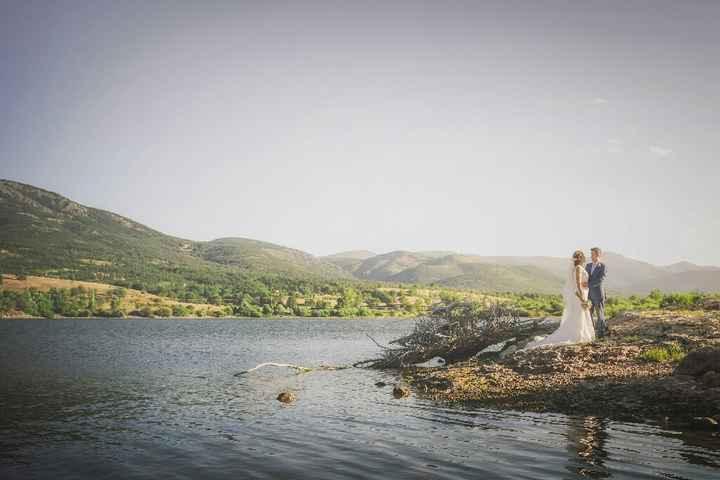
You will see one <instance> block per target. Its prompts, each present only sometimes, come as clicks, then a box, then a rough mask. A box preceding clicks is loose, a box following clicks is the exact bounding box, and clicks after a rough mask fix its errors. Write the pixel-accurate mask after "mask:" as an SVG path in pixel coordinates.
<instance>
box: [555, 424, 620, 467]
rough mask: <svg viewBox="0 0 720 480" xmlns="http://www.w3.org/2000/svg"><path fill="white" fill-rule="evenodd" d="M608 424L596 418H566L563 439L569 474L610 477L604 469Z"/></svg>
mask: <svg viewBox="0 0 720 480" xmlns="http://www.w3.org/2000/svg"><path fill="white" fill-rule="evenodd" d="M608 423H609V422H608V420H607V419H604V418H598V417H569V418H568V424H567V431H566V434H565V437H566V439H567V451H568V453H569V455H568V465H567V470H568V471H569V472H571V473H573V474H577V475H582V476H588V477H591V478H605V477H609V476H610V473H609V471H608V469H607V468H606V467H605V461H606V460H607V459H608V453H607V450H606V446H605V445H606V442H607V439H608V432H607V428H608Z"/></svg>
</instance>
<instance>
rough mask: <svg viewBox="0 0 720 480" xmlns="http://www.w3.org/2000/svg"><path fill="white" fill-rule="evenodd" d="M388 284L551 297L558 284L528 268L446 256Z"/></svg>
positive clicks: (543, 272)
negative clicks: (427, 284)
mask: <svg viewBox="0 0 720 480" xmlns="http://www.w3.org/2000/svg"><path fill="white" fill-rule="evenodd" d="M389 280H391V281H395V282H409V283H437V284H439V285H443V286H447V287H455V288H471V289H477V290H495V291H522V292H541V293H553V292H557V291H559V290H560V288H561V287H562V281H561V280H560V278H559V277H557V276H556V275H554V274H552V273H550V272H548V271H546V270H543V269H540V268H538V267H536V266H532V265H501V264H499V263H496V264H491V263H486V262H484V260H483V258H482V257H473V256H469V255H447V256H445V257H440V258H434V259H431V260H429V261H426V262H424V263H422V264H420V265H417V266H415V267H412V268H409V269H406V270H403V271H402V272H400V273H397V274H395V275H393V276H392V277H390V279H389Z"/></svg>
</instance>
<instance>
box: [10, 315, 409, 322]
mask: <svg viewBox="0 0 720 480" xmlns="http://www.w3.org/2000/svg"><path fill="white" fill-rule="evenodd" d="M417 318H420V317H418V316H407V317H406V316H396V315H389V316H371V317H359V316H358V317H334V316H333V317H291V316H287V317H285V316H267V317H239V316H235V315H232V316H224V317H214V316H210V317H195V316H189V315H188V316H185V317H173V316H170V317H140V316H133V315H127V316H125V317H97V316H93V317H64V316H62V315H56V316H55V317H53V318H47V317H38V316H32V315H13V316H8V315H0V321H2V320H388V319H394V320H415V319H417Z"/></svg>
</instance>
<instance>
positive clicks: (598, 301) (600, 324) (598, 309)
mask: <svg viewBox="0 0 720 480" xmlns="http://www.w3.org/2000/svg"><path fill="white" fill-rule="evenodd" d="M590 303H591V304H592V306H591V307H590V315H592V317H593V318H594V319H595V336H596V337H598V338H602V337H604V336H605V330H606V329H607V324H606V323H605V295H603V294H600V295H597V296H595V295H590Z"/></svg>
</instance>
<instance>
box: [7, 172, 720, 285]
mask: <svg viewBox="0 0 720 480" xmlns="http://www.w3.org/2000/svg"><path fill="white" fill-rule="evenodd" d="M603 261H604V262H605V263H606V264H607V266H608V280H607V289H608V290H609V291H610V292H611V293H612V292H620V293H646V292H648V291H650V290H652V289H654V288H659V289H661V290H664V291H690V290H703V291H718V290H720V268H717V267H705V266H699V265H694V264H691V263H689V262H680V263H676V264H673V265H669V266H664V267H660V266H655V265H652V264H650V263H647V262H642V261H639V260H635V259H631V258H628V257H625V256H623V255H620V254H617V253H612V252H608V253H606V254H605V255H604V256H603ZM569 267H570V260H569V258H558V257H541V256H537V257H533V256H516V257H512V256H504V257H491V256H479V255H462V254H458V253H454V252H448V251H420V252H412V251H407V250H396V251H393V252H388V253H383V254H379V255H376V254H374V253H373V252H369V251H365V250H354V251H349V252H342V253H338V254H335V255H329V256H327V257H315V256H313V255H310V254H309V253H306V252H302V251H300V250H296V249H292V248H288V247H284V246H280V245H275V244H272V243H267V242H262V241H258V240H252V239H247V238H220V239H217V240H212V241H209V242H198V241H193V240H187V239H183V238H178V237H173V236H170V235H166V234H164V233H162V232H159V231H157V230H154V229H152V228H150V227H147V226H145V225H143V224H141V223H138V222H136V221H134V220H131V219H129V218H126V217H123V216H121V215H117V214H115V213H112V212H107V211H104V210H99V209H95V208H91V207H88V206H84V205H81V204H79V203H77V202H74V201H72V200H70V199H68V198H65V197H63V196H61V195H58V194H56V193H53V192H49V191H47V190H43V189H41V188H37V187H33V186H31V185H25V184H22V183H18V182H12V181H9V180H0V270H2V271H3V272H5V273H15V274H35V275H46V276H47V275H50V276H55V277H62V278H76V279H78V280H89V281H101V282H105V283H112V284H115V285H123V286H129V287H133V288H136V289H138V290H143V289H153V291H154V292H162V291H163V290H164V291H167V292H170V291H172V292H174V293H173V294H174V295H176V296H178V298H179V296H187V297H188V298H190V297H191V296H195V297H199V298H205V299H210V298H217V296H218V295H219V293H218V292H217V291H214V290H213V291H210V290H212V289H217V288H224V289H225V290H226V292H225V293H224V294H225V295H227V294H228V293H227V291H232V292H235V293H232V294H233V295H236V294H237V295H241V296H242V294H241V293H237V292H239V291H240V290H242V289H238V287H239V286H242V287H243V288H245V287H248V288H254V289H255V290H256V291H255V294H256V295H257V296H261V295H268V293H267V292H268V290H267V288H270V289H272V290H277V289H278V288H281V287H282V288H284V287H283V286H282V285H281V284H282V282H285V284H287V282H289V281H294V280H298V281H299V280H304V279H312V281H313V282H315V281H316V282H319V283H320V284H322V285H326V284H327V282H331V281H336V280H338V281H339V280H353V281H358V280H361V281H362V280H365V281H368V280H369V281H387V282H397V283H417V284H431V283H434V284H437V285H442V286H447V287H458V288H468V289H477V290H499V291H516V292H558V291H559V290H560V285H561V284H562V283H563V281H564V279H565V277H566V275H567V272H568V269H569ZM260 276H262V277H263V278H265V279H266V280H267V279H268V278H270V277H271V278H272V281H270V280H267V281H265V280H264V282H265V283H264V285H265V287H262V288H261V287H260V286H257V285H256V284H253V283H252V281H250V282H246V280H252V279H253V278H258V277H260ZM278 282H280V283H278ZM211 285H212V286H213V287H212V288H211V287H210V286H211ZM248 285H250V286H248ZM216 287H217V288H216ZM242 291H243V292H245V291H246V290H242ZM238 298H241V297H238Z"/></svg>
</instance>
